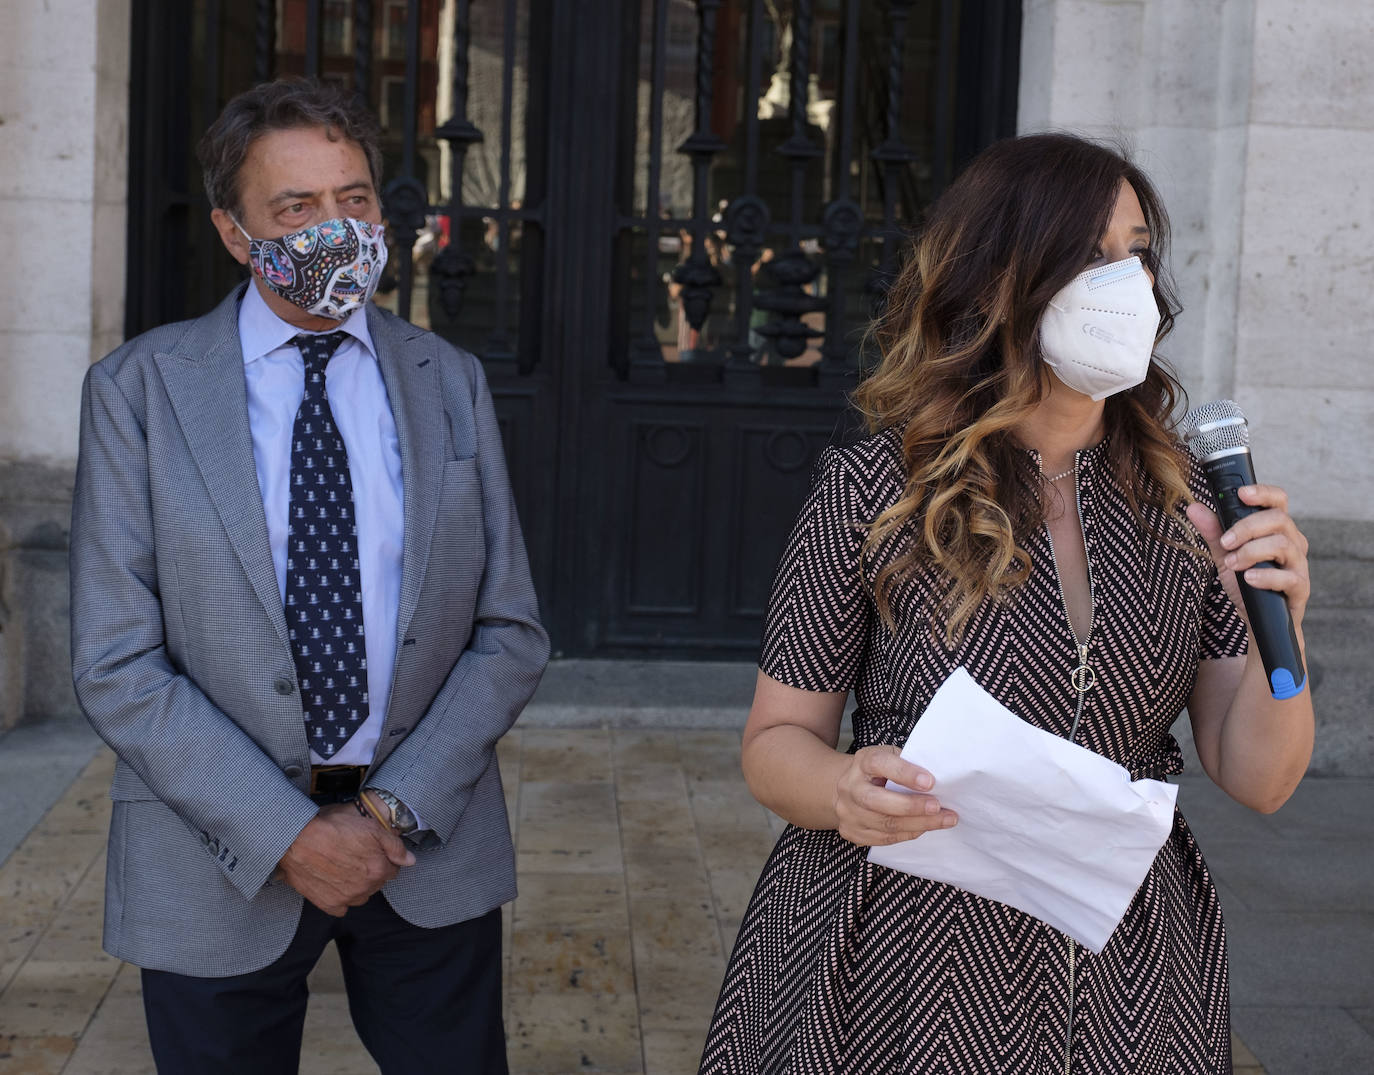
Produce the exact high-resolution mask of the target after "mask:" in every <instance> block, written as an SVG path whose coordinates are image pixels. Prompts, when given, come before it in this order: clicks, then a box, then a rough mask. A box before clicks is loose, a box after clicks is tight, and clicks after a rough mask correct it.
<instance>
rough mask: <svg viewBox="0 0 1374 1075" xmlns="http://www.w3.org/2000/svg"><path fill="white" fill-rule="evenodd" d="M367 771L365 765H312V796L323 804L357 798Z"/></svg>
mask: <svg viewBox="0 0 1374 1075" xmlns="http://www.w3.org/2000/svg"><path fill="white" fill-rule="evenodd" d="M366 772H367V766H365V765H312V766H311V767H310V797H311V798H312V799H314V800H315V801H316V802H317V803H322V804H323V803H337V802H346V801H348V800H349V799H353V798H356V797H357V795H358V789H359V788H361V787H362V786H363V774H364V773H366Z"/></svg>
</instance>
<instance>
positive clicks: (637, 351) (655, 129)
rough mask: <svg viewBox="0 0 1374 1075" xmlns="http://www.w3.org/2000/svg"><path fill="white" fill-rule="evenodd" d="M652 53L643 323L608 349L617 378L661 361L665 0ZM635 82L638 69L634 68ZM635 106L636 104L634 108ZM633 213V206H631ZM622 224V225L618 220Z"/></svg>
mask: <svg viewBox="0 0 1374 1075" xmlns="http://www.w3.org/2000/svg"><path fill="white" fill-rule="evenodd" d="M653 18H654V26H653V35H654V36H653V53H652V56H651V58H650V61H649V72H650V73H649V78H650V82H651V84H652V89H651V90H650V92H649V174H648V179H647V186H646V188H645V191H644V323H643V325H642V326H641V331H640V333H639V335H637V336H636V337H635V339H634V343H633V345H632V347H631V349H630V351H629V352H627V353H626V354H625V355H624V357H623V358H622V357H621V354H620V352H612V354H611V365H612V368H614V370H615V372H616V376H617V377H619V378H620V380H622V381H623V380H625V379H626V378H627V377H629V375H630V369H629V364H630V362H632V361H633V362H641V363H645V364H649V365H652V366H654V367H658V366H661V365H662V363H663V346H662V345H661V344H660V343H659V342H658V333H657V332H655V331H654V307H655V306H656V305H657V300H658V289H659V288H660V287H662V286H663V284H662V281H661V280H660V279H659V274H658V239H659V235H661V234H662V232H661V229H660V225H659V221H660V219H661V217H660V213H661V209H660V208H659V198H660V197H661V192H660V190H659V186H660V184H661V183H662V180H663V82H664V67H665V66H666V63H667V50H668V0H654V16H653ZM635 75H636V77H635V84H636V86H638V84H639V78H638V71H636V72H635ZM638 111H639V109H638V107H636V109H635V112H636V114H637V113H638ZM631 215H632V216H633V207H631ZM621 226H622V228H623V227H625V226H626V225H625V224H624V223H622V225H621Z"/></svg>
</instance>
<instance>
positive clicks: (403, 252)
mask: <svg viewBox="0 0 1374 1075" xmlns="http://www.w3.org/2000/svg"><path fill="white" fill-rule="evenodd" d="M419 70H420V0H408V3H407V5H406V74H405V98H404V100H405V113H406V114H405V121H404V123H403V124H402V127H401V132H402V135H401V174H400V175H398V176H397V177H396V178H395V179H393V180H392V181H391V182H390V183H388V184H387V187H386V194H385V201H386V219H387V224H388V227H389V228H390V231H391V234H392V236H393V237H394V240H395V248H396V253H397V254H398V255H399V256H400V262H401V264H400V269H399V271H398V272H397V274H396V275H397V295H396V312H397V313H399V314H400V315H401V316H402V317H404V318H405V319H406V320H407V321H409V320H410V300H411V291H412V289H413V285H414V281H415V237H416V236H417V235H419V233H420V229H421V228H422V227H424V225H425V212H426V210H427V209H428V207H429V193H428V191H426V190H425V188H424V186H423V185H422V184H421V183H420V181H419V180H418V179H416V178H415V137H416V135H415V132H416V124H417V123H418V121H419V115H418V113H419V93H418V92H417V83H418V81H419ZM388 118H390V117H388Z"/></svg>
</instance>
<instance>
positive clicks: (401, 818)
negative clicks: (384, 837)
mask: <svg viewBox="0 0 1374 1075" xmlns="http://www.w3.org/2000/svg"><path fill="white" fill-rule="evenodd" d="M364 790H365V791H370V792H372V794H373V795H375V796H377V798H379V799H381V800H382V802H383V804H385V806H386V808H387V809H388V810H390V811H391V827H392V828H393V829H395V830H396V831H397V832H399V833H400V834H401V835H402V836H409V835H410V834H411V833H412V832H414V831H415V830H416V829H418V828H419V827H420V823H419V822H418V821H416V820H415V815H414V814H413V813H411V810H410V807H408V806H407V805H406V804H405V803H403V802H401V800H400V799H398V798H396V796H395V795H393V794H391V792H389V791H383V790H382V789H381V788H365V789H364Z"/></svg>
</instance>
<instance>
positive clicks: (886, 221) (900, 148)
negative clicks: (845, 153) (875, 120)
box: [868, 0, 918, 304]
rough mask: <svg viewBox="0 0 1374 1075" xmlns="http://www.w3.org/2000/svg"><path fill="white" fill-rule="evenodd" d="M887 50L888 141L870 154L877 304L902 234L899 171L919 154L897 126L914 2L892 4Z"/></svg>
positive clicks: (896, 0) (894, 266)
mask: <svg viewBox="0 0 1374 1075" xmlns="http://www.w3.org/2000/svg"><path fill="white" fill-rule="evenodd" d="M891 2H892V7H891V10H890V15H891V22H890V24H889V25H890V31H889V41H890V47H889V51H888V70H887V137H886V138H885V139H884V140H883V143H882V145H880V146H878V148H877V149H875V150H874V151H873V159H874V160H875V161H877V162H878V165H879V169H880V172H879V174H880V176H881V178H882V184H883V232H882V235H883V256H882V260H881V262H879V265H878V268H877V270H876V271H875V272H874V273H873V274H872V275H871V276H870V278H869V285H868V290H869V291H870V293H872V294H873V295H874V297H875V300H877V302H878V303H879V304H881V303H883V302H885V301H886V297H887V291H888V288H890V287H891V286H892V281H893V280H894V279H895V277H896V275H897V248H898V246H899V245H900V243H901V238H902V236H901V232H900V230H899V229H898V227H897V178H896V177H897V174H898V170H899V169H900V168H902V167H904V166H906V165H907V164H910V163H911V162H912V161H914V160H916V159H917V158H918V154H917V153H916V152H915V151H914V150H912V149H911V148H910V147H909V146H907V145H905V144H903V142H902V136H901V130H900V128H899V125H900V123H901V116H902V95H901V86H902V71H903V68H904V66H905V65H904V63H903V60H904V57H903V49H904V47H905V44H906V29H907V20H908V19H909V18H910V16H911V8H912V5H913V4H914V2H915V0H891Z"/></svg>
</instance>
